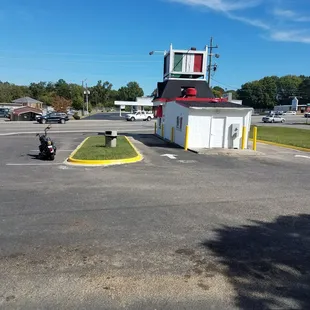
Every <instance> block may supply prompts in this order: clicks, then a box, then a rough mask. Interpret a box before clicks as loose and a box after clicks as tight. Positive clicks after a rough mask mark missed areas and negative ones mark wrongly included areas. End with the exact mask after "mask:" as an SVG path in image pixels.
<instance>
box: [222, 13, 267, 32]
mask: <svg viewBox="0 0 310 310" xmlns="http://www.w3.org/2000/svg"><path fill="white" fill-rule="evenodd" d="M225 15H226V16H227V17H229V18H230V19H234V20H238V21H240V22H243V23H245V24H248V25H251V26H254V27H257V28H261V29H265V30H268V29H270V25H268V24H267V23H265V22H264V21H262V20H259V19H251V18H247V17H243V16H240V15H234V14H231V13H226V14H225Z"/></svg>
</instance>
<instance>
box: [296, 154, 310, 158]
mask: <svg viewBox="0 0 310 310" xmlns="http://www.w3.org/2000/svg"><path fill="white" fill-rule="evenodd" d="M295 157H297V158H298V157H299V158H307V159H310V156H306V155H295Z"/></svg>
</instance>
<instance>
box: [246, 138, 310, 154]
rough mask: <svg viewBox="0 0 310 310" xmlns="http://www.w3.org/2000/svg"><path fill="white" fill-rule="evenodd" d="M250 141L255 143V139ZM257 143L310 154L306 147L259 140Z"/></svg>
mask: <svg viewBox="0 0 310 310" xmlns="http://www.w3.org/2000/svg"><path fill="white" fill-rule="evenodd" d="M249 140H250V141H253V139H249ZM257 142H259V143H263V144H269V145H274V146H279V147H284V148H286V149H292V150H297V151H303V152H310V149H307V148H304V147H299V146H294V145H287V144H281V143H276V142H270V141H265V140H257Z"/></svg>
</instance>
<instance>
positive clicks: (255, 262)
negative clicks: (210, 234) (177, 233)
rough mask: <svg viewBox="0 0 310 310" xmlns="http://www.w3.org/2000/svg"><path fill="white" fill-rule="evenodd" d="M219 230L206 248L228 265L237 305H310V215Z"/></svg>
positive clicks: (247, 306) (226, 271)
mask: <svg viewBox="0 0 310 310" xmlns="http://www.w3.org/2000/svg"><path fill="white" fill-rule="evenodd" d="M215 233H216V235H217V238H216V239H215V240H213V241H205V242H204V243H203V246H204V247H206V248H207V249H208V250H211V251H212V252H213V253H214V255H215V256H216V257H218V259H219V262H220V263H221V264H222V265H223V266H224V267H225V268H226V269H225V272H224V273H225V274H226V276H227V277H228V278H229V281H230V282H231V284H232V285H233V287H234V289H235V291H236V292H237V295H238V296H237V298H236V301H235V303H236V306H237V307H238V309H310V215H308V214H300V215H297V216H280V217H278V218H277V219H276V220H275V221H274V222H269V223H266V222H260V221H255V222H253V225H244V226H240V227H223V228H220V229H217V230H215Z"/></svg>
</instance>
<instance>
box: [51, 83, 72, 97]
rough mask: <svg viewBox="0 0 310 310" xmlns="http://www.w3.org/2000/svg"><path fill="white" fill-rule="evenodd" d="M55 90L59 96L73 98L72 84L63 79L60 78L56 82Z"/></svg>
mask: <svg viewBox="0 0 310 310" xmlns="http://www.w3.org/2000/svg"><path fill="white" fill-rule="evenodd" d="M55 92H56V95H58V96H59V97H63V98H66V99H71V93H70V86H69V84H68V83H67V82H66V81H65V80H63V79H60V80H58V81H57V82H56V83H55Z"/></svg>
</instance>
